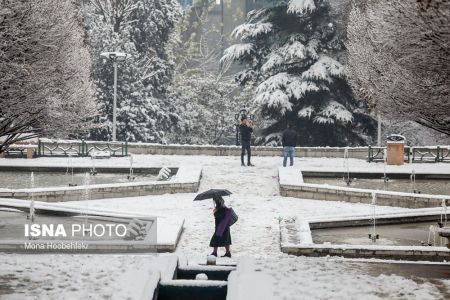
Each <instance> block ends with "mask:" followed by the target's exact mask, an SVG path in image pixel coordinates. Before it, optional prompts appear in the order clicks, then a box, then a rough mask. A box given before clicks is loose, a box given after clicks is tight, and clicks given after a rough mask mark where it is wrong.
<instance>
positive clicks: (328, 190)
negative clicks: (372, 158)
mask: <svg viewBox="0 0 450 300" xmlns="http://www.w3.org/2000/svg"><path fill="white" fill-rule="evenodd" d="M278 178H279V184H280V193H281V195H282V196H285V197H295V198H301V199H315V200H328V201H345V202H352V203H371V202H372V193H376V195H377V205H385V206H396V207H406V208H425V207H439V206H441V205H442V201H443V200H444V201H446V202H447V205H450V196H446V195H430V194H414V193H402V192H391V191H382V190H371V189H357V188H351V187H339V186H333V185H326V184H312V183H304V182H303V175H302V171H301V170H300V169H299V168H287V167H286V168H284V167H280V168H279V169H278Z"/></svg>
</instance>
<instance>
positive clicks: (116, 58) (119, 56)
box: [100, 52, 131, 142]
mask: <svg viewBox="0 0 450 300" xmlns="http://www.w3.org/2000/svg"><path fill="white" fill-rule="evenodd" d="M100 56H103V57H105V58H107V59H109V60H111V61H112V62H113V66H114V103H113V132H112V140H113V142H115V141H116V116H117V112H116V109H117V64H118V63H119V62H122V61H125V60H126V59H127V58H129V57H131V55H130V54H127V53H123V52H103V53H101V54H100Z"/></svg>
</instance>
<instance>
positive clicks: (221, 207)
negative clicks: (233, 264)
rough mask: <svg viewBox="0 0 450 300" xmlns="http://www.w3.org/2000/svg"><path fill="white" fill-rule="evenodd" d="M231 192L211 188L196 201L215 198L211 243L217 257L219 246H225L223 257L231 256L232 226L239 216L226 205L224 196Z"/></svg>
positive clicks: (213, 253) (196, 198) (199, 195)
mask: <svg viewBox="0 0 450 300" xmlns="http://www.w3.org/2000/svg"><path fill="white" fill-rule="evenodd" d="M229 195H231V192H230V191H229V190H224V189H211V190H208V191H206V192H203V193H200V194H198V195H197V196H196V197H195V199H194V201H200V200H206V199H211V198H212V199H213V200H214V212H213V213H214V219H215V224H216V225H215V231H214V234H213V236H212V238H211V242H210V243H209V246H210V247H213V248H214V251H213V252H212V253H211V255H214V256H216V257H217V248H219V247H225V250H226V252H225V255H223V256H222V257H231V252H230V245H231V234H230V226H231V225H233V224H234V223H236V221H237V220H238V216H237V215H236V213H235V212H234V210H233V209H232V208H228V207H226V206H225V201H224V200H223V198H222V196H229Z"/></svg>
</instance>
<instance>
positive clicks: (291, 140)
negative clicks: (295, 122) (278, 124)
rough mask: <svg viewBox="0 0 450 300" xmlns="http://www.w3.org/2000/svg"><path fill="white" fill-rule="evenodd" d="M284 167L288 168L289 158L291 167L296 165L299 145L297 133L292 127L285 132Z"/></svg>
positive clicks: (283, 141)
mask: <svg viewBox="0 0 450 300" xmlns="http://www.w3.org/2000/svg"><path fill="white" fill-rule="evenodd" d="M281 140H282V143H283V167H286V162H287V158H288V156H289V161H290V166H293V165H294V154H295V146H296V145H297V133H296V132H295V131H294V130H293V129H292V128H291V125H288V127H287V128H286V129H285V130H284V131H283V137H282V139H281Z"/></svg>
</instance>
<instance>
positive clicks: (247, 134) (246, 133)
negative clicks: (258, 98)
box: [239, 116, 254, 167]
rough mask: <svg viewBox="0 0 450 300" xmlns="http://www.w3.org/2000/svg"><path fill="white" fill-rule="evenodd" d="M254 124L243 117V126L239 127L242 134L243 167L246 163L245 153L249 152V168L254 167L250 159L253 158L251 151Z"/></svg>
mask: <svg viewBox="0 0 450 300" xmlns="http://www.w3.org/2000/svg"><path fill="white" fill-rule="evenodd" d="M252 126H253V124H252V121H251V120H249V119H247V117H245V116H243V117H242V118H241V125H239V131H240V133H241V144H242V151H241V166H243V167H245V163H244V156H245V152H246V151H247V166H252V167H253V166H254V165H253V164H252V163H251V162H250V159H251V157H252V152H251V149H250V140H251V138H252V132H253V128H252Z"/></svg>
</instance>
